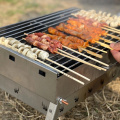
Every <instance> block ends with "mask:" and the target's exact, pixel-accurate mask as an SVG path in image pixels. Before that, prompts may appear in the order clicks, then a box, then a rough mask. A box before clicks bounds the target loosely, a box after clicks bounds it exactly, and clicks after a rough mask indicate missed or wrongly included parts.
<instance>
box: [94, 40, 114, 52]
mask: <svg viewBox="0 0 120 120" xmlns="http://www.w3.org/2000/svg"><path fill="white" fill-rule="evenodd" d="M96 43H98V44H100V45H101V46H103V47H106V48H108V49H110V50H113V49H112V48H111V47H110V46H109V45H107V44H105V43H102V42H99V41H96Z"/></svg>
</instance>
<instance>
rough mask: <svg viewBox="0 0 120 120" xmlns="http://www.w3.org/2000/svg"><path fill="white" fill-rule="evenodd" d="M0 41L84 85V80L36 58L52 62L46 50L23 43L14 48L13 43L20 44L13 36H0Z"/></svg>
mask: <svg viewBox="0 0 120 120" xmlns="http://www.w3.org/2000/svg"><path fill="white" fill-rule="evenodd" d="M1 41H2V45H5V46H6V47H8V46H11V48H12V49H13V50H14V49H15V50H16V49H17V51H18V52H19V53H21V54H23V55H25V56H27V57H30V58H31V59H33V60H36V61H38V62H41V63H42V64H45V65H46V66H48V67H50V68H52V69H54V70H56V71H57V72H59V73H61V74H63V75H65V76H67V77H69V78H71V79H73V80H74V81H76V82H78V83H80V84H82V85H84V82H82V81H79V80H78V79H76V78H74V77H72V76H71V75H68V74H66V73H64V72H62V71H60V70H58V69H56V68H54V67H52V66H50V65H49V64H47V63H45V62H43V61H40V60H39V59H37V57H39V58H42V59H43V60H46V59H47V60H48V61H50V62H54V61H52V60H50V59H49V58H48V56H49V54H48V53H47V52H45V51H43V50H39V49H37V48H31V47H30V46H29V48H30V49H28V48H27V49H26V47H25V46H26V45H24V44H22V46H21V47H20V48H14V47H12V46H13V45H14V46H18V44H20V42H19V41H17V40H16V39H14V38H7V39H6V38H4V37H2V38H0V44H1ZM12 41H16V42H17V43H15V44H12V43H11V42H12ZM4 42H7V43H8V44H3V43H4ZM23 46H24V47H23ZM45 55H46V56H45ZM54 63H55V64H56V62H54ZM57 65H60V64H59V63H57ZM60 66H61V67H63V66H62V65H60ZM64 68H65V69H67V70H70V71H71V72H73V70H71V69H69V68H67V67H65V66H64ZM73 73H74V74H77V75H79V76H80V77H82V78H84V79H86V80H88V81H89V80H90V79H89V78H87V77H85V76H83V75H81V74H79V73H77V72H75V71H74V72H73Z"/></svg>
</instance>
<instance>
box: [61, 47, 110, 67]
mask: <svg viewBox="0 0 120 120" xmlns="http://www.w3.org/2000/svg"><path fill="white" fill-rule="evenodd" d="M63 47H64V48H66V49H69V50H71V51H73V52H75V53H77V54H79V55H82V56H84V57H86V58H89V59H91V60H93V61H95V62H98V63H100V64H102V65H105V66H109V65H108V64H106V63H103V62H101V61H99V60H97V59H94V58H92V57H90V56H87V55H85V54H83V53H80V52H78V51H76V50H73V49H71V48H69V47H66V46H63ZM90 47H91V46H90ZM93 49H94V48H93ZM98 50H99V49H98ZM105 52H106V51H105Z"/></svg>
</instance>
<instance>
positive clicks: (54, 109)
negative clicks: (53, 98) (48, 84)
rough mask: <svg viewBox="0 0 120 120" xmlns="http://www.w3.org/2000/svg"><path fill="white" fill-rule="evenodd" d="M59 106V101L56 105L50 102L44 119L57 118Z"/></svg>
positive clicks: (52, 119)
mask: <svg viewBox="0 0 120 120" xmlns="http://www.w3.org/2000/svg"><path fill="white" fill-rule="evenodd" d="M59 107H60V104H59V103H58V104H57V105H56V104H53V103H51V102H50V104H49V108H48V111H47V114H46V118H45V120H57V118H58V113H59Z"/></svg>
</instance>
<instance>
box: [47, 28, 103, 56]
mask: <svg viewBox="0 0 120 120" xmlns="http://www.w3.org/2000/svg"><path fill="white" fill-rule="evenodd" d="M55 31H56V32H57V31H58V30H57V29H55V28H53V27H50V28H48V32H49V33H51V34H53V35H49V36H50V37H52V38H56V39H58V40H59V39H60V38H61V37H62V36H60V38H59V37H58V36H55V35H56V32H55ZM47 35H48V34H47ZM66 39H67V40H72V41H75V42H78V43H79V41H82V42H83V44H82V45H78V44H77V46H81V47H88V45H87V44H84V43H85V42H84V41H83V40H81V39H79V38H77V37H74V36H66V37H65V39H64V40H63V41H66V42H67V40H66ZM86 43H87V42H86ZM62 44H63V43H62ZM63 45H64V44H63ZM64 46H66V45H64ZM67 47H70V46H67ZM75 49H78V47H77V48H75ZM89 53H91V55H93V56H96V55H97V56H96V57H98V56H99V55H98V54H96V53H94V52H89ZM101 57H102V56H101ZM101 57H100V58H101Z"/></svg>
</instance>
